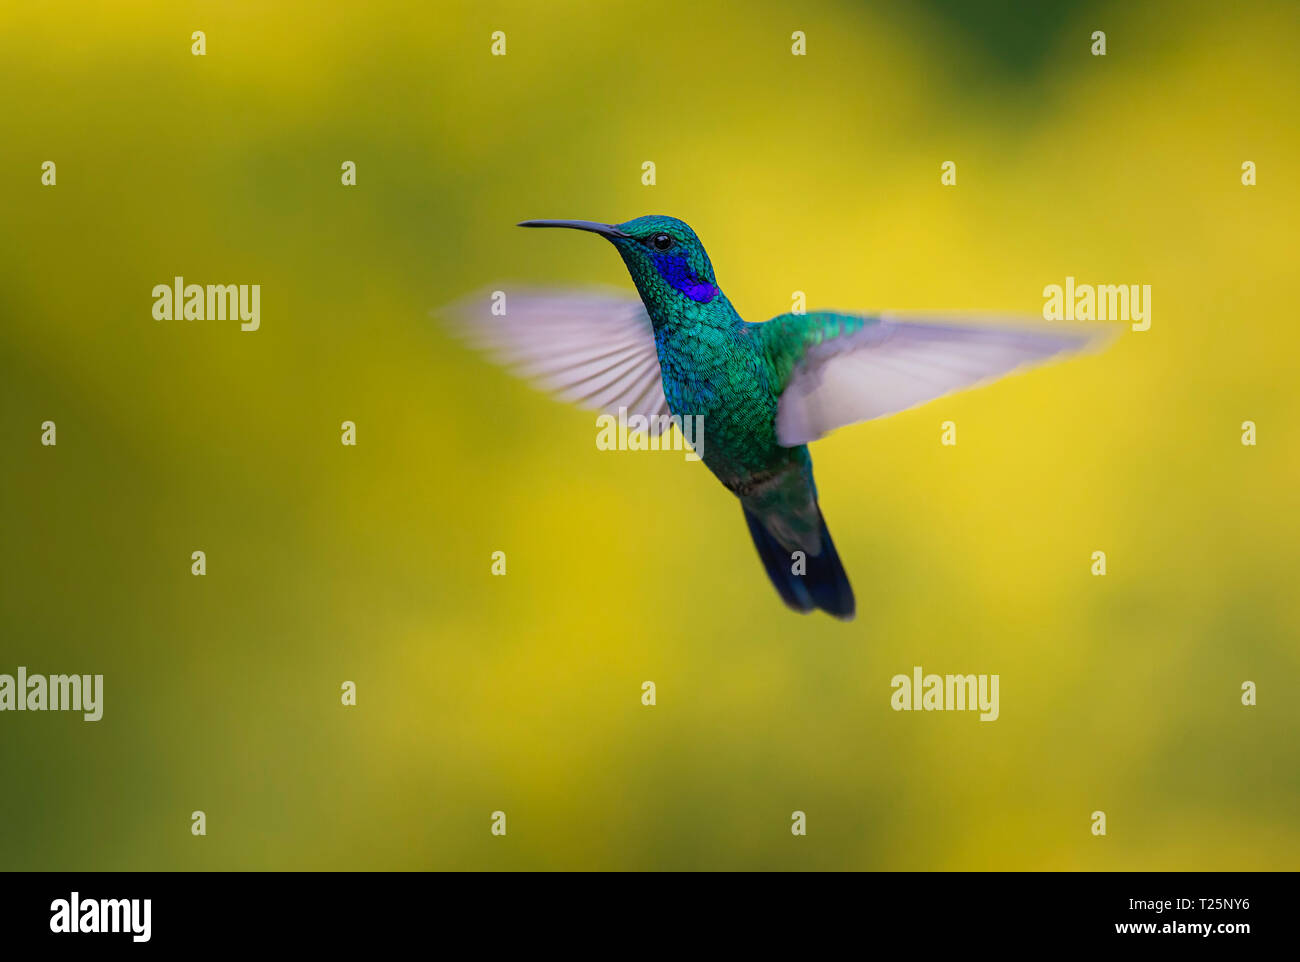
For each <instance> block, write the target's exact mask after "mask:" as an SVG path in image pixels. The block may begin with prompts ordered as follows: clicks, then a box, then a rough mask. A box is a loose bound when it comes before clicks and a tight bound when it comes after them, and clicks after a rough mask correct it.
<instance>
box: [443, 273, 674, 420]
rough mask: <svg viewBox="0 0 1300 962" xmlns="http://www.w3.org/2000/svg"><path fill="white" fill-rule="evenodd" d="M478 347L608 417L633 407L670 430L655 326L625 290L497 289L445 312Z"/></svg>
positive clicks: (551, 390) (635, 411)
mask: <svg viewBox="0 0 1300 962" xmlns="http://www.w3.org/2000/svg"><path fill="white" fill-rule="evenodd" d="M440 313H441V314H442V315H443V316H445V317H446V318H447V319H448V320H450V321H451V322H452V325H453V327H454V328H455V329H456V331H457V333H459V334H460V335H461V337H462V338H463V339H464V340H465V341H467V342H468V343H469V344H471V345H472V346H474V347H476V348H478V349H480V350H482V351H484V352H485V353H487V354H488V355H489V356H491V357H492V358H494V359H495V360H497V361H498V362H500V363H501V364H503V365H505V366H506V367H507V368H509V369H511V370H512V371H514V372H515V373H516V374H519V375H520V376H522V377H524V378H526V379H528V380H530V381H532V382H533V383H535V384H537V385H538V386H540V387H542V388H544V389H546V390H548V391H550V392H552V393H554V394H556V395H557V396H559V397H560V398H562V399H564V400H566V401H571V402H573V403H575V404H578V405H580V406H582V407H586V408H590V409H593V410H597V411H603V412H605V413H608V414H618V411H619V408H626V409H627V413H628V415H629V416H631V415H637V414H639V415H643V416H645V417H646V418H647V419H648V425H649V428H648V430H649V432H650V434H651V435H657V434H659V433H660V432H661V431H663V430H666V428H667V426H668V423H669V422H668V421H667V420H666V419H667V417H668V415H669V413H670V412H669V410H668V402H667V400H666V399H665V398H664V386H663V375H662V372H661V371H660V368H659V352H658V349H657V348H656V346H655V336H654V327H653V325H652V324H651V323H650V317H649V315H647V314H646V311H645V306H644V305H643V304H642V303H641V300H640V299H639V298H637V297H635V296H630V295H627V294H624V293H623V292H621V291H603V290H590V291H582V290H578V291H573V290H566V291H555V290H545V289H540V290H539V289H533V290H514V291H505V292H498V291H490V292H483V293H481V294H477V295H472V296H470V297H467V298H465V299H463V300H461V301H458V302H457V303H455V304H453V305H451V306H450V307H448V308H446V309H444V310H443V311H442V312H440Z"/></svg>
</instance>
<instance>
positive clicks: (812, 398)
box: [764, 314, 1109, 447]
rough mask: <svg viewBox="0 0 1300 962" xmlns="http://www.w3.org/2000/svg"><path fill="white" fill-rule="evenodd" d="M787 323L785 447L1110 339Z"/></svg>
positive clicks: (897, 320)
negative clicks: (790, 353) (790, 358)
mask: <svg viewBox="0 0 1300 962" xmlns="http://www.w3.org/2000/svg"><path fill="white" fill-rule="evenodd" d="M788 318H789V316H788V315H787V316H786V317H783V318H778V319H776V320H779V321H783V322H786V327H787V330H786V331H785V332H782V333H779V334H778V333H776V332H774V336H779V337H781V338H782V340H784V341H786V342H788V343H790V342H792V343H793V344H794V345H795V347H794V350H795V351H797V352H798V353H797V355H796V357H795V360H794V363H793V366H792V367H791V369H790V376H789V379H788V381H787V383H786V387H785V390H784V392H783V393H782V394H781V396H780V400H779V402H778V405H777V416H776V432H777V438H778V439H779V440H780V442H781V444H783V445H785V446H786V447H794V446H795V445H799V444H805V443H807V442H809V441H812V440H815V439H817V438H820V437H823V436H824V435H826V434H828V433H829V432H830V431H833V430H834V429H835V428H838V427H843V426H844V425H846V424H853V423H854V422H857V421H869V420H871V419H873V418H878V417H883V416H885V415H887V414H894V413H896V412H898V411H903V410H906V409H907V408H911V407H915V406H917V405H918V404H924V403H925V402H926V401H930V400H933V399H934V398H938V397H942V396H943V395H945V394H951V393H952V392H954V391H959V390H962V389H963V388H968V387H974V386H975V385H978V384H983V383H987V382H988V381H991V380H993V379H995V378H998V377H1001V376H1002V375H1004V374H1009V373H1011V372H1012V371H1015V370H1018V369H1020V368H1024V367H1028V366H1031V365H1034V364H1040V363H1042V362H1044V361H1046V360H1048V359H1049V358H1054V357H1059V356H1061V355H1065V354H1069V353H1073V352H1075V351H1080V350H1084V349H1086V348H1090V347H1096V346H1099V345H1100V344H1101V343H1103V342H1104V341H1106V340H1108V339H1109V332H1108V331H1106V330H1104V329H1097V328H1092V329H1087V330H1083V329H1077V328H1076V329H1060V328H1044V327H1041V326H1040V327H1033V326H1025V325H1023V324H1022V325H1013V324H1008V323H1007V322H1005V321H1003V322H1002V323H1000V324H998V325H996V326H974V325H967V324H954V323H948V322H945V321H943V320H942V319H939V318H921V317H916V318H907V319H904V318H903V317H900V316H894V315H882V316H879V317H871V318H868V317H858V316H855V315H843V314H817V315H814V314H808V315H804V317H803V318H800V320H801V321H805V323H804V325H803V330H801V331H794V332H792V331H791V330H790V325H789V320H788ZM768 323H769V324H770V323H772V322H771V321H769V322H768ZM764 326H766V325H764ZM792 333H793V334H794V335H795V336H793V337H792V336H791V334H792Z"/></svg>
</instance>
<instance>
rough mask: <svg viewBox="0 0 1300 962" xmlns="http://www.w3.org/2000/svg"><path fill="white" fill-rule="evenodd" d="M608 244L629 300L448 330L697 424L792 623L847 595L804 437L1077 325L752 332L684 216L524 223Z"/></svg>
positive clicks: (1054, 340)
mask: <svg viewBox="0 0 1300 962" xmlns="http://www.w3.org/2000/svg"><path fill="white" fill-rule="evenodd" d="M519 226H520V227H566V228H572V229H575V230H582V231H590V232H592V233H595V234H599V235H600V236H602V237H604V238H605V239H607V240H608V241H609V242H610V243H612V244H613V245H614V247H615V249H616V250H617V251H618V252H619V254H620V255H621V256H622V258H623V263H624V264H626V265H627V270H628V273H629V274H631V276H632V281H633V283H634V284H635V285H636V289H637V293H638V294H639V295H640V296H639V299H636V298H632V297H630V296H628V295H623V294H621V293H616V294H610V293H604V292H592V291H562V292H555V291H526V292H525V291H516V292H512V293H511V294H510V296H509V299H508V301H507V302H506V304H505V308H504V310H493V309H492V308H491V305H490V304H489V301H488V300H487V299H486V298H474V299H471V300H468V301H462V302H461V304H460V306H459V307H458V308H457V309H456V310H454V311H453V312H452V313H453V315H454V316H455V317H456V318H457V319H458V320H459V321H460V322H461V330H462V333H463V334H465V336H466V337H467V338H468V339H469V340H470V341H471V342H472V343H474V344H475V345H476V346H478V347H480V348H483V349H486V350H487V351H488V352H489V353H491V354H494V355H495V356H496V357H497V358H498V360H501V361H503V362H505V363H506V364H507V365H508V366H510V367H513V368H515V369H516V370H517V371H518V372H519V373H521V374H523V375H525V376H527V377H529V378H530V379H532V380H534V381H536V382H539V383H540V384H541V385H542V386H544V387H546V388H549V389H550V390H552V391H554V392H557V393H558V394H559V395H560V396H562V397H563V398H565V399H567V400H570V401H574V402H577V403H580V404H582V405H584V406H586V407H590V408H595V409H597V410H600V411H604V412H606V413H610V414H614V413H618V412H620V410H621V411H623V412H624V413H630V415H641V416H642V417H644V418H645V421H644V422H642V423H648V424H649V425H651V428H650V430H651V431H656V430H660V429H661V427H659V426H665V425H667V424H668V423H669V418H670V417H674V416H675V417H676V418H677V419H679V420H681V421H685V420H686V419H688V418H689V419H691V420H692V422H693V423H697V424H702V425H703V427H704V432H703V434H704V437H705V438H706V440H707V443H703V444H699V443H697V451H696V453H697V454H699V456H700V459H701V460H703V462H704V463H705V464H706V465H707V466H708V468H709V470H711V471H712V472H713V473H714V475H715V476H716V477H717V478H718V480H719V481H721V482H722V483H723V485H724V486H726V488H727V489H728V490H729V491H731V493H732V494H734V495H735V496H736V497H737V498H739V499H740V504H741V507H742V509H743V510H744V515H745V522H746V524H747V525H748V526H749V533H750V536H751V537H752V538H753V540H754V547H755V548H757V549H758V556H759V558H760V559H761V560H762V563H763V567H764V568H765V569H766V571H767V575H768V577H769V578H770V579H771V581H772V584H773V585H774V586H775V587H776V590H777V593H778V594H779V595H780V596H781V599H782V601H784V602H785V603H786V604H787V605H788V606H790V607H791V608H793V609H794V610H796V611H799V612H805V613H806V612H809V611H813V610H814V609H818V608H820V609H821V610H823V611H826V612H828V613H829V614H831V615H834V616H835V617H837V618H842V619H844V620H850V619H852V618H853V615H854V610H855V603H854V597H853V588H852V587H851V586H850V585H849V579H848V576H847V575H846V574H845V572H844V566H843V564H841V562H840V558H839V555H838V553H837V552H836V550H835V543H834V542H833V541H832V540H831V535H830V531H828V530H827V527H826V519H825V518H824V517H823V516H822V511H821V507H820V505H819V504H818V498H817V484H816V482H815V481H814V480H813V467H812V458H811V456H810V455H809V453H808V442H809V441H813V440H815V439H817V438H820V437H823V436H824V435H825V434H827V433H828V432H830V431H832V430H834V429H835V428H837V427H841V426H843V425H846V424H851V423H854V422H857V421H868V420H871V419H873V418H878V417H883V416H884V415H888V414H893V413H896V412H898V411H902V410H905V409H907V408H911V407H914V406H916V405H918V404H922V403H924V402H926V401H929V400H932V399H934V398H937V397H940V396H942V395H945V394H948V393H950V392H952V391H956V390H959V389H961V388H965V387H970V386H972V385H975V384H978V383H981V382H984V381H987V380H989V379H991V378H994V377H998V376H1000V375H1003V374H1006V373H1009V372H1010V371H1012V370H1014V369H1016V368H1019V367H1022V366H1024V365H1027V364H1031V363H1035V362H1041V361H1044V360H1046V359H1048V358H1051V357H1055V356H1057V355H1060V354H1063V353H1066V352H1069V351H1075V350H1079V349H1081V348H1083V347H1085V346H1087V345H1089V344H1091V343H1094V342H1095V341H1096V340H1097V338H1096V336H1095V333H1085V332H1082V331H1079V330H1073V331H1061V330H1059V329H1053V330H1051V331H1047V330H1043V329H1041V328H1039V329H1035V328H1032V327H1025V326H1009V325H1006V324H1002V325H999V326H968V325H962V324H953V323H948V322H942V321H941V319H936V318H929V319H925V318H907V319H902V318H900V317H897V316H893V315H889V314H879V315H866V314H845V313H837V312H830V311H817V312H811V313H801V314H795V313H791V314H782V315H779V316H778V317H774V318H772V319H771V320H769V321H766V322H763V323H760V324H754V323H749V322H747V321H744V320H742V319H741V317H740V315H739V314H738V313H737V312H736V309H735V308H734V307H732V305H731V301H729V300H728V299H727V296H726V295H725V294H723V293H722V290H721V289H720V288H719V287H718V281H717V278H716V276H715V275H714V273H713V265H712V263H711V262H710V261H709V255H708V254H707V253H706V252H705V250H704V245H703V244H701V243H700V239H699V238H698V237H697V236H696V235H695V232H694V231H693V230H691V228H690V227H689V226H687V225H686V224H685V223H684V222H683V221H680V220H677V219H676V218H673V217H664V216H646V217H638V218H636V219H635V220H630V221H627V222H626V223H622V224H601V223H595V222H592V221H582V220H527V221H523V222H522V223H521V224H520V225H519Z"/></svg>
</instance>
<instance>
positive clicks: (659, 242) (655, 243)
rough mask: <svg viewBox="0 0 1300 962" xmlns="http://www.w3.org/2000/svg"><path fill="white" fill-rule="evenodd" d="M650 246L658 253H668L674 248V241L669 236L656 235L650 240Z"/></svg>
mask: <svg viewBox="0 0 1300 962" xmlns="http://www.w3.org/2000/svg"><path fill="white" fill-rule="evenodd" d="M650 246H651V247H653V248H654V249H655V250H657V251H666V250H668V248H670V247H672V246H673V239H672V238H671V237H669V236H668V235H667V234H655V236H654V237H651V238H650Z"/></svg>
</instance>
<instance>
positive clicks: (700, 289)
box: [652, 253, 718, 304]
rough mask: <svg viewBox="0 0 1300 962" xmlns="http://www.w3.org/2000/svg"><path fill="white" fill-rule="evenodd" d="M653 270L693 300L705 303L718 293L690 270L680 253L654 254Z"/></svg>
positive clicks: (712, 286)
mask: <svg viewBox="0 0 1300 962" xmlns="http://www.w3.org/2000/svg"><path fill="white" fill-rule="evenodd" d="M652 256H653V257H654V263H655V270H657V271H659V276H660V277H662V278H663V279H664V280H666V281H667V282H668V283H669V284H671V285H672V286H673V287H674V288H675V289H676V290H679V291H681V292H682V293H683V294H685V295H686V296H687V297H689V298H690V299H691V300H693V301H697V302H698V303H700V304H707V303H708V302H709V301H711V300H713V298H714V297H716V296H717V294H718V289H717V288H716V287H715V286H714V285H712V284H710V283H709V282H708V281H704V280H701V279H700V278H699V277H698V276H696V274H695V272H694V271H693V270H691V265H690V264H688V263H687V262H686V258H685V257H683V256H682V255H681V254H658V253H656V254H654V255H652Z"/></svg>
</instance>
